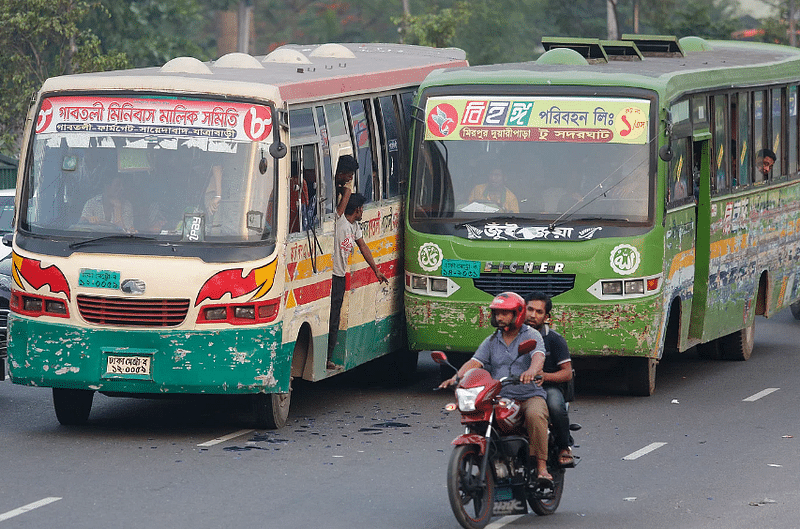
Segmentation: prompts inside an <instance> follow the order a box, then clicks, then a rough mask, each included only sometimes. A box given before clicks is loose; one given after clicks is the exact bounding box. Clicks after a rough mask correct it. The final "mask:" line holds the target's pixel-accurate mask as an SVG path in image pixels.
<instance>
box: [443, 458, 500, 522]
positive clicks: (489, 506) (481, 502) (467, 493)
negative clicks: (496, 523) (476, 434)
mask: <svg viewBox="0 0 800 529" xmlns="http://www.w3.org/2000/svg"><path fill="white" fill-rule="evenodd" d="M482 459H483V457H482V456H481V454H480V450H478V447H477V446H475V445H459V446H456V447H455V448H454V449H453V453H452V455H451V456H450V464H449V465H448V466H447V497H448V499H449V500H450V507H451V508H452V509H453V514H455V516H456V520H458V523H460V524H461V526H462V527H465V528H466V529H483V528H484V527H486V525H487V524H488V523H489V520H490V519H491V518H492V511H493V510H494V476H493V475H492V472H491V470H489V469H487V471H486V475H485V476H484V482H485V484H484V485H483V486H481V484H480V481H481V480H480V473H481V461H482Z"/></svg>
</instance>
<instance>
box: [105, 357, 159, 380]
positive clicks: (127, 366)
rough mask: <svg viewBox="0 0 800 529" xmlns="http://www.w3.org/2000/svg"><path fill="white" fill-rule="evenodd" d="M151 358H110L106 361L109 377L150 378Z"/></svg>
mask: <svg viewBox="0 0 800 529" xmlns="http://www.w3.org/2000/svg"><path fill="white" fill-rule="evenodd" d="M150 361H151V358H150V357H149V356H111V355H109V356H108V360H107V361H106V374H107V375H144V376H150Z"/></svg>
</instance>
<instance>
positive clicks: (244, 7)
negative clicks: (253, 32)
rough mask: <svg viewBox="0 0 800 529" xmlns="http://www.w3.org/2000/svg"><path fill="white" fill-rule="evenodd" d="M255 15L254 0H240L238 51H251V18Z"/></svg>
mask: <svg viewBox="0 0 800 529" xmlns="http://www.w3.org/2000/svg"><path fill="white" fill-rule="evenodd" d="M252 15H253V5H252V0H239V12H238V15H237V18H238V22H239V24H238V26H239V32H238V38H237V43H236V51H239V52H241V53H250V19H251V18H252Z"/></svg>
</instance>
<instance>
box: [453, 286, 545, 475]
mask: <svg viewBox="0 0 800 529" xmlns="http://www.w3.org/2000/svg"><path fill="white" fill-rule="evenodd" d="M489 309H490V310H491V313H492V319H491V321H492V325H493V326H495V327H498V329H497V331H495V332H494V333H492V334H491V335H490V336H488V337H487V338H486V339H485V340H484V341H483V343H481V345H480V346H479V347H478V350H477V351H475V354H474V355H473V356H472V358H470V359H469V360H467V362H466V363H465V364H464V365H463V366H461V368H460V369H459V370H458V373H457V374H456V375H454V376H453V377H452V378H450V379H448V380H445V381H444V382H442V383H441V384H440V385H439V387H440V388H447V387H449V386H452V385H453V384H455V383H456V382H457V380H459V379H461V378H463V376H464V375H465V374H466V373H467V371H469V370H470V369H475V368H483V369H486V370H487V371H488V372H489V374H490V375H491V376H492V378H494V379H496V380H499V379H500V378H503V377H507V376H519V378H520V381H521V382H522V384H520V385H508V386H505V387H504V388H503V389H502V390H501V391H500V395H501V396H503V397H507V398H510V399H514V400H516V401H518V402H519V403H520V405H521V407H522V410H523V412H524V414H525V428H526V430H527V431H528V440H529V443H530V444H529V450H530V452H529V453H530V456H531V459H532V460H535V461H536V471H537V476H538V477H539V478H540V479H547V480H552V479H553V476H551V475H550V473H549V472H548V471H547V420H548V415H547V403H546V402H545V396H546V394H545V391H544V389H543V388H542V386H541V382H535V383H534V384H530V382H533V381H534V377H536V376H537V375H539V374H541V373H542V368H543V366H544V360H545V350H544V340H543V339H542V335H541V334H539V331H537V330H536V329H534V328H532V327H530V326H528V325H526V324H525V323H524V322H525V301H524V300H523V299H522V297H521V296H520V295H519V294H516V293H514V292H503V293H502V294H498V295H497V296H496V297H495V298H494V299H493V300H492V303H491V304H490V305H489ZM526 340H535V341H536V347H535V349H534V350H533V351H531V353H529V354H526V355H525V357H524V358H519V351H518V349H519V345H520V344H521V343H522V342H524V341H526Z"/></svg>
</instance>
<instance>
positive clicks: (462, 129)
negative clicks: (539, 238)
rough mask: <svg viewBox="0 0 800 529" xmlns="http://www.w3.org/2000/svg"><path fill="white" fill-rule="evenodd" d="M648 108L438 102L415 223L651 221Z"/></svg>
mask: <svg viewBox="0 0 800 529" xmlns="http://www.w3.org/2000/svg"><path fill="white" fill-rule="evenodd" d="M649 109H650V102H649V101H648V100H639V99H610V98H605V99H599V98H553V97H549V98H544V99H543V98H533V97H527V98H524V97H523V98H507V97H506V98H503V97H493V98H481V97H474V98H466V97H442V98H438V97H437V98H430V99H428V101H427V104H426V112H425V117H426V122H425V125H424V129H425V134H424V139H423V140H422V141H420V142H418V148H417V151H416V153H415V165H414V174H413V177H412V191H411V203H410V204H409V208H410V209H409V212H410V213H411V218H412V220H416V221H422V220H425V219H448V220H455V221H457V222H469V221H471V220H476V219H486V220H491V219H495V218H496V219H504V218H506V219H507V218H513V219H517V218H521V219H530V220H538V221H546V222H548V223H549V224H561V223H567V222H571V221H574V222H582V221H587V220H591V221H592V222H593V223H600V224H602V223H603V222H606V221H608V222H613V223H617V224H619V223H637V224H644V223H649V222H651V219H652V206H651V203H652V200H651V198H650V194H651V188H652V183H651V178H650V175H651V174H652V171H651V170H650V169H651V164H652V163H653V161H652V149H651V148H650V145H651V143H650V132H649V130H650V128H651V126H650V117H649Z"/></svg>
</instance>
